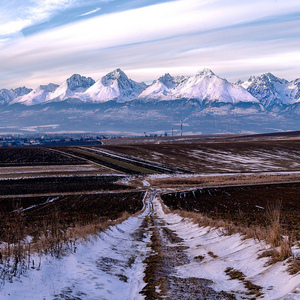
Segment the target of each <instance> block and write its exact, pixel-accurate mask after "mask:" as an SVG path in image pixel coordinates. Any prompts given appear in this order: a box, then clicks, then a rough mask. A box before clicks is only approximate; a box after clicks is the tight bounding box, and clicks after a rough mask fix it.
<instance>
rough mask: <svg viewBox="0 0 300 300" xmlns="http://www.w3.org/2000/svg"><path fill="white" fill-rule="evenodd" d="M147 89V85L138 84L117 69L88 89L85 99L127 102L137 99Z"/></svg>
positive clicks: (84, 95)
mask: <svg viewBox="0 0 300 300" xmlns="http://www.w3.org/2000/svg"><path fill="white" fill-rule="evenodd" d="M146 87H147V86H146V84H145V83H137V82H135V81H133V80H131V79H129V78H128V77H127V75H126V74H125V73H124V72H123V71H122V70H121V69H116V70H114V71H113V72H110V73H108V74H107V75H105V76H104V77H102V78H101V79H99V80H98V81H96V83H95V84H94V85H93V86H91V87H90V88H89V89H87V90H86V92H85V93H84V94H83V99H84V100H86V101H91V102H106V101H110V100H117V101H118V102H125V101H130V100H133V99H135V98H137V97H138V96H139V95H140V93H141V92H142V91H143V90H144V89H145V88H146Z"/></svg>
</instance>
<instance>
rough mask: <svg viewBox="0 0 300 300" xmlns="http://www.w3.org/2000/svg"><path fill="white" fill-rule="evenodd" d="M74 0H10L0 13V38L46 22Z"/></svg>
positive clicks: (72, 3)
mask: <svg viewBox="0 0 300 300" xmlns="http://www.w3.org/2000/svg"><path fill="white" fill-rule="evenodd" d="M75 1H76V0H32V1H29V0H24V1H16V0H10V1H8V3H6V4H4V5H2V4H1V11H0V20H1V21H0V37H1V36H5V35H11V34H16V33H18V32H20V31H21V30H22V29H24V28H26V27H28V26H31V25H34V24H38V23H40V22H43V21H45V20H48V19H49V18H50V17H51V16H53V15H54V14H55V13H57V11H61V10H65V9H66V8H68V7H70V6H71V5H74V3H75Z"/></svg>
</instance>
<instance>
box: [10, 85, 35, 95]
mask: <svg viewBox="0 0 300 300" xmlns="http://www.w3.org/2000/svg"><path fill="white" fill-rule="evenodd" d="M13 91H14V92H15V93H16V94H17V97H20V96H24V95H27V94H28V93H30V92H31V91H32V89H28V88H27V87H25V86H22V87H18V88H16V89H14V90H13Z"/></svg>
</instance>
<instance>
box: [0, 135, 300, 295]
mask: <svg viewBox="0 0 300 300" xmlns="http://www.w3.org/2000/svg"><path fill="white" fill-rule="evenodd" d="M124 140H126V139H124ZM139 141H140V140H139ZM158 141H159V142H161V143H157V140H156V141H155V143H153V142H151V141H150V140H147V139H146V138H145V139H143V143H136V140H132V143H131V144H130V143H128V141H126V142H124V143H123V144H122V143H119V144H116V143H115V141H112V143H111V144H110V145H108V144H107V145H102V146H80V147H51V148H46V147H45V148H37V147H33V148H13V149H12V148H3V149H0V155H1V154H3V155H2V156H0V165H1V168H0V217H1V218H0V295H1V296H3V297H4V298H3V299H7V298H5V297H6V295H8V294H11V295H14V296H15V299H18V297H19V298H20V297H21V296H20V295H21V294H22V295H23V293H25V295H26V296H28V297H30V295H31V291H32V290H34V291H35V292H37V293H38V294H37V295H38V297H39V298H41V299H43V298H45V299H48V298H49V299H89V298H88V297H87V295H92V296H91V297H93V298H95V299H97V298H105V299H119V298H120V297H125V298H126V297H127V299H131V298H132V299H133V298H136V297H140V298H141V299H142V298H145V299H162V298H168V297H169V299H175V298H176V297H178V296H180V297H181V298H184V299H194V298H195V297H196V298H197V297H198V295H202V296H201V297H203V298H209V299H254V298H260V297H265V298H268V299H278V298H280V297H283V296H286V295H290V296H291V297H294V295H296V294H297V291H298V290H297V289H299V288H300V287H299V284H300V264H299V260H300V247H299V241H300V228H299V219H300V206H299V196H298V194H299V192H298V191H299V188H300V160H299V157H300V156H299V154H300V150H299V149H300V147H299V146H300V142H299V139H298V138H297V137H295V136H294V135H287V136H286V137H285V138H283V137H282V136H280V138H279V139H278V138H276V137H274V136H272V137H269V136H263V137H262V136H260V137H259V138H258V137H253V136H248V137H247V136H245V137H244V136H243V137H238V136H227V137H226V138H225V137H221V136H218V137H205V138H204V137H203V138H201V137H200V138H195V139H189V138H186V141H184V140H183V139H178V140H176V139H174V140H172V139H166V138H162V139H161V140H158ZM113 142H114V143H113ZM237 249H238V250H237ZM241 257H244V259H241ZM56 259H58V260H56ZM69 260H70V261H71V262H68V261H69ZM37 261H39V263H38V266H37ZM50 261H51V264H52V263H53V269H52V271H51V272H50V273H49V272H48V271H47V270H48V269H47V268H52V267H51V266H50V265H49V262H50ZM59 261H60V262H61V263H57V262H59ZM74 262H75V263H74ZM252 265H253V266H254V265H255V266H256V267H255V268H252ZM83 266H89V267H88V268H84V267H83ZM272 266H276V268H277V270H278V271H277V273H276V274H274V272H272ZM61 268H63V269H61ZM83 268H84V272H82V270H83ZM75 269H76V270H75ZM32 270H38V271H39V272H40V274H42V276H41V278H47V280H46V282H47V283H46V284H41V281H39V280H40V279H36V280H33V279H30V278H31V277H30V276H36V275H34V274H35V273H32V272H33V271H32ZM65 272H67V273H68V274H69V275H68V276H67V275H66V276H64V275H63V274H64V273H65ZM23 274H27V275H26V277H24V276H23ZM237 274H238V275H237ZM79 277H80V278H81V279H80V282H79V281H78V278H79ZM27 278H28V280H31V284H30V286H31V285H32V286H33V287H32V288H31V289H27V286H26V285H24V284H21V282H24V283H25V282H27ZM282 278H284V280H285V282H288V283H289V284H288V285H286V286H285V289H281V288H280V286H279V285H278V282H280V280H282ZM41 280H44V279H41ZM7 282H12V285H7V284H6V283H7ZM17 282H19V283H18V284H19V287H20V289H19V287H18V286H17V285H15V283H17ZM43 282H45V280H44V281H43ZM261 282H263V283H261ZM83 283H85V284H84V285H83ZM86 284H87V285H88V287H87V286H86ZM40 285H42V286H43V285H45V289H40ZM53 286H55V287H56V288H55V291H53V290H52V287H53ZM270 286H272V288H270ZM11 287H12V288H11ZM13 287H14V288H13ZM116 287H118V288H116ZM18 293H19V294H18ZM118 293H119V294H118ZM199 293H200V294H199ZM18 295H19V296H18ZM124 295H126V296H124ZM201 297H200V298H201ZM296 299H298V298H296Z"/></svg>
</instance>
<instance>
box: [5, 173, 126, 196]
mask: <svg viewBox="0 0 300 300" xmlns="http://www.w3.org/2000/svg"><path fill="white" fill-rule="evenodd" d="M119 179H120V177H119V176H113V175H111V176H109V175H108V176H71V177H70V176H66V177H41V178H25V179H8V180H1V181H0V187H1V189H0V195H2V196H6V195H26V194H55V193H70V192H71V193H74V192H86V191H108V190H124V189H131V187H128V186H125V185H121V184H117V183H116V181H117V180H119Z"/></svg>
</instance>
